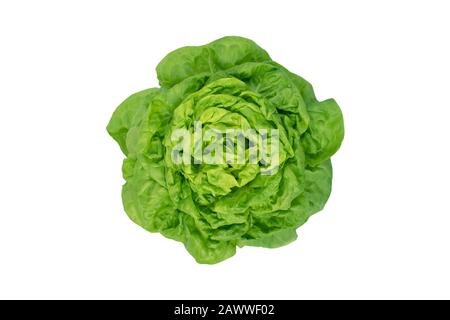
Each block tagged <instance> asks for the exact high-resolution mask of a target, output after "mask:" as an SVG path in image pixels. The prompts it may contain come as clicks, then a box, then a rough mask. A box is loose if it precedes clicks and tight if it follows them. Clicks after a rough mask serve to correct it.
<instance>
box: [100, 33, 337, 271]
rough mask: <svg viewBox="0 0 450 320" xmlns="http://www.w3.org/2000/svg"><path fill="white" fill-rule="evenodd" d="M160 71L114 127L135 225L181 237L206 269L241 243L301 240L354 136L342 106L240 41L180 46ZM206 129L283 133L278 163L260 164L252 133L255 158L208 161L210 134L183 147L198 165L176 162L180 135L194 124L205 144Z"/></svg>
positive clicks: (248, 143)
mask: <svg viewBox="0 0 450 320" xmlns="http://www.w3.org/2000/svg"><path fill="white" fill-rule="evenodd" d="M156 73H157V77H158V80H159V83H160V88H150V89H147V90H143V91H141V92H138V93H135V94H133V95H131V96H130V97H129V98H127V99H126V100H125V101H124V102H122V104H120V105H119V107H118V108H117V109H116V111H115V112H114V114H113V116H112V118H111V120H110V122H109V124H108V127H107V130H108V132H109V134H110V135H111V136H112V137H113V138H114V139H115V140H116V141H117V142H118V144H119V146H120V148H121V149H122V151H123V153H124V154H125V156H126V158H125V160H124V162H123V168H122V170H123V177H124V178H125V180H126V183H125V185H124V186H123V191H122V198H123V204H124V208H125V211H126V212H127V214H128V216H129V217H130V218H131V220H133V221H134V222H135V223H137V224H138V225H140V226H141V227H143V228H145V229H146V230H148V231H150V232H159V233H161V234H162V235H164V236H165V237H167V238H170V239H174V240H177V241H180V242H182V243H183V244H184V246H185V247H186V249H187V251H188V252H189V253H190V254H191V255H192V256H193V257H194V258H195V259H196V261H197V262H199V263H207V264H213V263H217V262H220V261H223V260H225V259H227V258H229V257H231V256H233V255H234V254H235V252H236V247H237V246H239V247H242V246H246V245H248V246H259V247H267V248H276V247H280V246H283V245H286V244H288V243H290V242H292V241H293V240H295V239H296V237H297V233H296V229H297V228H298V227H299V226H301V225H302V224H303V223H305V222H306V221H307V219H308V218H309V217H310V216H311V215H312V214H314V213H316V212H318V211H320V210H321V209H322V208H323V207H324V205H325V203H326V201H327V199H328V197H329V195H330V191H331V180H332V167H331V162H330V157H331V156H332V155H333V154H334V153H335V152H336V151H337V150H338V148H339V146H340V145H341V142H342V139H343V137H344V124H343V118H342V113H341V110H340V108H339V106H338V105H337V103H336V102H335V101H334V100H333V99H329V100H325V101H318V100H317V99H316V97H315V95H314V91H313V88H312V86H311V85H310V84H309V83H308V82H307V81H306V80H305V79H303V78H301V77H300V76H298V75H296V74H294V73H291V72H290V71H288V70H287V69H286V68H284V67H283V66H281V65H280V64H278V63H276V62H274V61H272V60H271V58H270V57H269V55H268V54H267V52H266V51H265V50H263V49H262V48H261V47H259V46H258V45H256V44H255V43H254V42H253V41H251V40H249V39H245V38H241V37H224V38H221V39H218V40H216V41H213V42H211V43H209V44H207V45H204V46H192V47H183V48H180V49H177V50H175V51H173V52H171V53H169V54H168V55H167V56H166V57H165V58H164V59H163V60H162V61H161V62H160V63H159V64H158V66H157V67H156ZM198 123H200V124H201V127H200V128H196V126H197V125H198ZM196 129H199V130H200V131H199V133H198V131H196ZM207 129H209V130H216V131H217V130H219V131H222V132H225V131H226V132H228V131H229V130H232V129H245V130H247V129H253V130H255V132H257V133H258V134H261V133H263V132H266V131H267V130H272V131H271V132H276V136H275V135H272V136H270V137H269V136H268V135H265V136H264V135H263V138H262V139H267V140H270V142H273V141H275V140H274V139H275V137H276V138H277V141H278V144H277V149H276V150H277V162H276V163H275V164H276V165H274V166H272V167H270V164H268V163H266V162H265V161H262V160H261V159H259V161H257V162H255V161H253V162H251V161H249V159H250V157H251V152H252V148H255V145H256V144H257V142H258V141H262V140H252V138H251V137H250V136H245V145H244V147H243V155H244V160H246V161H244V162H240V163H236V162H233V161H228V160H227V161H219V162H207V161H203V162H202V161H201V160H202V159H198V158H199V156H198V153H196V150H197V149H198V148H200V149H201V148H202V147H207V145H208V142H211V141H212V140H208V141H207V139H205V140H204V141H201V140H200V142H198V141H197V142H194V143H193V145H192V147H191V146H188V149H183V150H184V152H185V153H184V154H182V155H181V156H182V157H183V159H185V160H186V159H187V160H188V161H187V162H186V161H184V162H182V163H179V162H177V161H175V159H174V157H173V154H174V150H176V148H177V141H174V139H172V138H173V137H174V135H175V133H177V132H180V131H179V130H184V131H183V132H185V134H187V135H188V136H189V141H195V136H196V135H198V137H200V138H202V137H203V138H204V137H205V136H204V135H205V133H206V130H207ZM227 130H228V131H227ZM227 137H228V136H227ZM191 138H192V139H191ZM233 141H234V140H233ZM255 141H256V142H255ZM228 142H229V141H226V139H225V140H223V141H222V140H221V141H220V147H219V149H216V150H219V151H222V143H223V151H224V155H223V156H221V157H223V158H224V159H225V158H226V155H229V149H228V146H229V145H228V144H227V143H228ZM217 143H218V142H217V141H216V145H217ZM187 151H189V153H187ZM202 155H203V157H205V156H206V155H205V153H203V154H202V153H200V158H202ZM227 159H228V158H227ZM232 159H234V158H233V156H232ZM271 159H272V158H271ZM196 160H200V161H196ZM203 160H204V159H203ZM269 160H270V159H269ZM268 167H270V168H271V169H270V170H268V171H264V170H263V169H267V168H268Z"/></svg>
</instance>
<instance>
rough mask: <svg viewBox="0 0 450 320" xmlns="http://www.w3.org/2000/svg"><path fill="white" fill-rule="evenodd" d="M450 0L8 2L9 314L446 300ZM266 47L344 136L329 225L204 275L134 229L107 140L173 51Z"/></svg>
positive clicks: (244, 253) (2, 184)
mask: <svg viewBox="0 0 450 320" xmlns="http://www.w3.org/2000/svg"><path fill="white" fill-rule="evenodd" d="M449 9H450V7H449V4H448V1H380V0H378V1H357V0H355V1H318V0H315V1H308V2H305V1H280V0H277V1H242V0H240V1H231V0H228V1H221V2H218V1H167V0H165V1H129V0H127V1H111V0H108V1H106V0H105V1H20V0H19V1H2V2H1V4H0V137H1V138H0V139H1V140H0V141H1V143H2V145H1V149H0V150H1V151H0V155H1V156H0V168H1V169H0V170H1V178H0V188H1V190H0V191H1V193H0V197H1V199H0V298H88V299H89V298H138V299H140V298H153V299H166V298H167V299H168V298H181V299H202V298H255V299H258V298H268V299H270V298H276V299H281V298H288V299H300V298H307V299H314V298H326V299H329V298H330V299H331V298H343V299H350V298H362V299H366V298H376V299H378V298H388V299H391V298H450V275H449V270H450V254H449V251H450V250H449V249H450V248H449V245H450V205H449V198H450V194H449V181H450V174H449V166H450V154H449V141H448V138H449V137H450V133H449V127H450V126H449V115H450V105H449V91H450V89H449V88H450V81H449V75H450V62H449V57H450V42H449V30H450V19H449V13H450V10H449ZM225 35H241V36H246V37H249V38H251V39H253V40H255V41H256V42H257V43H258V44H259V45H261V46H262V47H263V48H265V49H266V50H267V51H268V52H269V53H270V54H271V56H272V58H273V59H274V60H276V61H278V62H279V63H281V64H283V65H284V66H286V67H287V68H288V69H290V70H291V71H293V72H295V73H298V74H300V75H302V76H303V77H305V78H306V79H308V80H309V81H310V82H311V83H312V84H313V85H314V87H315V89H316V93H317V96H318V98H319V99H321V100H322V99H326V98H330V97H333V98H335V99H336V100H337V101H338V103H339V104H340V105H341V108H342V110H343V112H344V118H345V124H346V137H345V141H344V144H343V145H342V148H341V149H340V150H339V152H338V154H337V155H336V156H334V157H333V164H334V170H335V174H334V186H333V193H332V195H331V198H330V200H329V202H328V204H327V206H326V208H325V210H323V211H322V212H320V213H318V214H317V215H315V216H314V217H313V218H311V219H310V220H309V221H308V223H307V224H305V225H304V226H303V227H301V228H300V229H299V239H298V240H297V241H296V242H294V243H292V244H291V245H289V246H286V247H283V248H280V249H277V250H269V249H260V248H244V249H240V250H238V253H237V254H236V256H235V257H233V258H231V259H229V260H227V261H225V262H223V263H220V264H218V265H214V266H207V265H198V264H196V263H195V262H194V260H193V259H192V258H191V257H190V256H189V254H188V253H187V252H186V251H185V249H184V248H183V246H182V245H181V244H180V243H177V242H174V241H171V240H167V239H165V238H163V237H162V236H160V235H159V234H150V233H148V232H146V231H144V230H143V229H141V228H140V227H138V226H136V225H134V224H133V223H132V222H131V221H130V220H129V219H128V218H127V216H126V214H125V213H124V211H123V209H122V203H121V198H120V191H121V185H122V183H123V180H122V177H121V161H122V158H123V156H122V154H121V152H120V150H119V148H118V146H117V145H116V143H115V142H114V141H113V140H112V139H111V138H110V137H109V136H108V135H107V133H106V130H105V127H106V124H107V122H108V120H109V118H110V116H111V114H112V112H113V111H114V109H115V107H116V106H117V105H118V104H119V103H120V102H121V101H122V100H123V99H125V98H126V97H127V96H128V95H129V94H131V93H133V92H136V91H138V90H141V89H144V88H147V87H151V86H157V85H158V84H157V80H156V75H155V71H154V68H155V67H156V65H157V63H158V62H159V61H160V59H161V58H162V57H163V56H164V55H165V54H167V53H168V52H169V51H170V50H173V49H175V48H178V47H180V46H184V45H200V44H204V43H207V42H210V41H212V40H215V39H216V38H219V37H222V36H225Z"/></svg>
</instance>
